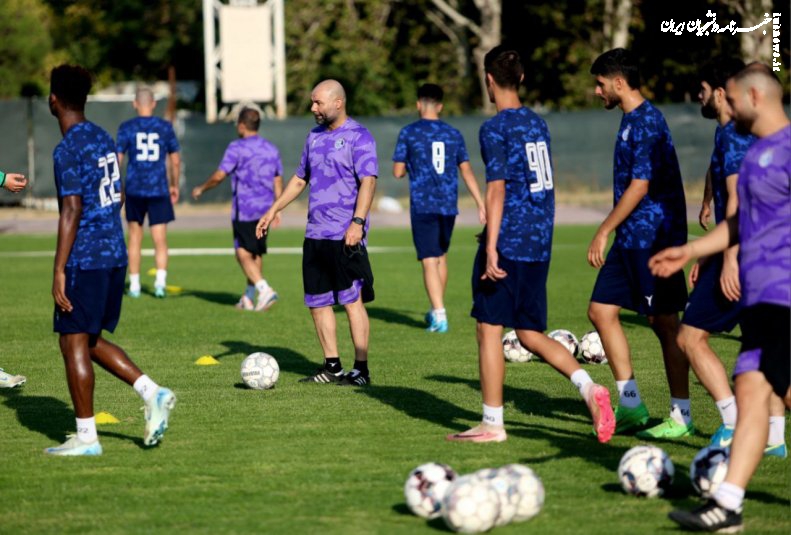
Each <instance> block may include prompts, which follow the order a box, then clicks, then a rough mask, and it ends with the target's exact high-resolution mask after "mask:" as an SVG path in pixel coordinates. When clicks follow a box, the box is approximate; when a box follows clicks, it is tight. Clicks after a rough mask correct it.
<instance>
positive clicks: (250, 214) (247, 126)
mask: <svg viewBox="0 0 791 535" xmlns="http://www.w3.org/2000/svg"><path fill="white" fill-rule="evenodd" d="M260 126H261V114H260V113H258V111H257V110H254V109H253V108H244V109H243V110H242V111H241V112H239V119H238V120H237V122H236V133H237V134H238V135H239V139H237V140H236V141H232V142H231V143H230V144H229V145H228V148H227V149H225V154H224V155H223V157H222V161H221V162H220V167H219V168H218V169H217V170H216V171H215V172H214V173H212V175H211V176H210V177H209V179H208V180H207V181H206V182H204V183H203V184H201V185H200V186H196V187H195V188H194V189H193V190H192V198H193V199H195V200H196V201H197V200H198V199H199V198H200V196H201V195H203V192H204V191H206V190H208V189H211V188H213V187H215V186H217V185H218V184H220V183H221V182H222V181H223V180H225V177H227V176H228V175H232V176H233V178H232V179H231V180H232V201H231V221H232V227H233V246H234V250H235V251H236V261H237V262H239V267H241V268H242V273H244V275H245V277H246V278H247V288H246V289H245V292H244V294H242V297H241V298H240V299H239V302H238V303H237V304H236V308H239V309H241V310H256V311H264V310H268V309H269V308H270V307H271V306H272V305H274V304H275V303H276V302H277V293H276V292H275V291H274V290H273V289H272V287H271V286H269V283H268V282H267V281H266V279H264V277H263V272H262V269H263V255H264V254H266V236H262V237H260V238H258V237H256V232H255V227H256V225H257V224H258V219H259V218H260V217H261V216H262V215H263V214H264V213H265V212H266V211H267V210H268V209H269V207H270V206H272V203H273V202H274V201H275V199H277V198H278V197H279V196H280V194H281V193H282V192H283V166H282V164H281V163H280V152H279V151H278V150H277V147H275V145H274V143H272V142H270V141H268V140H266V139H264V138H262V137H261V136H259V135H258V129H259V128H260ZM278 222H279V216H278V218H276V219H275V220H274V221H273V225H274V226H276V225H277V223H278ZM256 290H257V291H258V299H257V300H256V301H255V304H253V300H254V299H255V292H256Z"/></svg>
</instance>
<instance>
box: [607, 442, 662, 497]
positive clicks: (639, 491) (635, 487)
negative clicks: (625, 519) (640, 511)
mask: <svg viewBox="0 0 791 535" xmlns="http://www.w3.org/2000/svg"><path fill="white" fill-rule="evenodd" d="M674 472H675V469H674V467H673V462H672V461H671V460H670V457H668V456H667V453H665V452H664V451H663V450H662V449H661V448H657V447H656V446H635V447H633V448H632V449H630V450H629V451H627V452H626V453H625V454H624V456H623V457H622V458H621V462H620V464H619V465H618V479H619V480H620V481H621V486H622V487H623V490H624V491H625V492H626V493H627V494H632V495H634V496H645V497H648V498H655V497H657V496H662V494H664V493H665V491H667V490H668V489H669V488H670V485H671V483H673V474H674Z"/></svg>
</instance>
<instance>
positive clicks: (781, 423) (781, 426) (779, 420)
mask: <svg viewBox="0 0 791 535" xmlns="http://www.w3.org/2000/svg"><path fill="white" fill-rule="evenodd" d="M785 431H786V419H785V416H770V417H769V442H768V443H767V445H769V446H778V445H780V444H785V442H786V436H785V435H786V433H785Z"/></svg>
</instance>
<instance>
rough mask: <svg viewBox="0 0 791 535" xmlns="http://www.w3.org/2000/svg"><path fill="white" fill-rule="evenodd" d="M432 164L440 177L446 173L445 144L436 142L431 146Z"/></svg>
mask: <svg viewBox="0 0 791 535" xmlns="http://www.w3.org/2000/svg"><path fill="white" fill-rule="evenodd" d="M431 162H432V163H433V164H434V170H435V171H436V172H437V174H438V175H441V174H444V173H445V143H443V142H442V141H434V142H433V143H432V144H431Z"/></svg>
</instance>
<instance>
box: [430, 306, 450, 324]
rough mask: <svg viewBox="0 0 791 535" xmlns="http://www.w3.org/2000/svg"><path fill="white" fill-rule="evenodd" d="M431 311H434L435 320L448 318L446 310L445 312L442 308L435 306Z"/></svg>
mask: <svg viewBox="0 0 791 535" xmlns="http://www.w3.org/2000/svg"><path fill="white" fill-rule="evenodd" d="M432 312H433V313H434V319H436V320H437V321H447V320H448V314H447V312H445V309H444V308H435V309H434V310H433V311H432Z"/></svg>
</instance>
